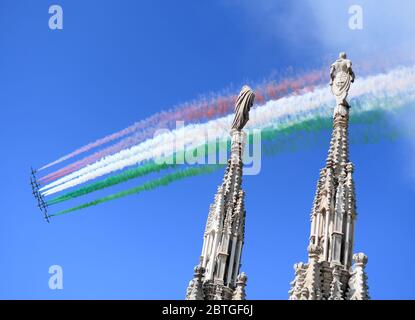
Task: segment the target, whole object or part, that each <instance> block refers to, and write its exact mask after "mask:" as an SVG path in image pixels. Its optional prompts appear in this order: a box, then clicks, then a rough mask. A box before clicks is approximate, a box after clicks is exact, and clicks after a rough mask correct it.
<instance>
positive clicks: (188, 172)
mask: <svg viewBox="0 0 415 320" xmlns="http://www.w3.org/2000/svg"><path fill="white" fill-rule="evenodd" d="M222 167H223V165H205V166H201V167H198V168H187V169H184V170H180V171H177V172H174V173H171V174H168V175H165V176H164V177H161V178H159V179H156V180H153V181H149V182H146V183H144V184H142V185H140V186H137V187H134V188H131V189H128V190H125V191H121V192H118V193H115V194H112V195H109V196H106V197H103V198H99V199H96V200H94V201H91V202H87V203H84V204H81V205H79V206H76V207H73V208H70V209H66V210H63V211H60V212H57V213H55V214H52V215H50V217H55V216H59V215H63V214H66V213H70V212H73V211H77V210H81V209H85V208H88V207H92V206H96V205H98V204H101V203H104V202H108V201H112V200H115V199H119V198H123V197H126V196H129V195H132V194H138V193H141V192H144V191H150V190H153V189H156V188H159V187H161V186H167V185H169V184H170V183H172V182H175V181H178V180H182V179H185V178H188V177H193V176H197V175H201V174H207V173H211V172H213V171H215V170H217V169H219V168H222Z"/></svg>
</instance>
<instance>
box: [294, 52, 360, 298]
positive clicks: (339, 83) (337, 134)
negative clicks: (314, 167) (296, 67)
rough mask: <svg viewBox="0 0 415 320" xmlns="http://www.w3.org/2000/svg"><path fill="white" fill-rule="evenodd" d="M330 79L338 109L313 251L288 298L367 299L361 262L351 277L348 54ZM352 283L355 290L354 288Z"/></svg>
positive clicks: (314, 216) (314, 221) (315, 212)
mask: <svg viewBox="0 0 415 320" xmlns="http://www.w3.org/2000/svg"><path fill="white" fill-rule="evenodd" d="M330 78H331V80H330V85H331V91H332V93H333V95H334V96H335V98H336V107H335V108H334V113H333V131H332V135H331V141H330V148H329V152H328V156H327V160H326V166H325V167H324V168H323V169H321V170H320V177H319V180H318V183H317V191H316V194H315V198H314V203H313V208H312V212H311V230H310V240H309V241H310V243H309V248H311V249H312V251H313V252H312V253H311V252H310V251H309V254H310V255H309V257H310V258H309V262H308V264H296V268H297V269H296V276H295V279H294V281H293V283H292V288H291V290H290V292H289V293H290V299H333V300H341V299H349V298H351V297H354V298H355V299H358V298H359V299H367V298H368V295H367V294H366V293H367V292H366V290H367V285H366V274H365V273H364V270H363V265H362V262H359V264H357V263H356V267H355V271H354V272H351V266H352V252H353V240H354V228H355V220H356V196H355V189H354V182H353V164H352V163H351V162H350V160H349V140H348V139H349V137H348V129H349V111H350V106H349V104H348V102H347V100H346V98H347V95H348V92H349V89H350V86H351V83H353V82H354V79H355V74H354V72H353V70H352V62H351V61H350V60H349V59H347V57H346V54H345V53H341V54H340V56H339V59H338V60H336V61H335V62H334V63H333V64H332V65H331V68H330ZM317 248H318V249H317ZM309 250H310V249H309ZM359 261H360V260H359ZM366 261H367V258H366ZM317 277H320V279H321V280H320V281H317V280H316V279H318V278H317ZM350 279H351V281H352V282H351V283H352V284H353V288H356V289H351V287H350V284H349V280H350ZM347 292H349V293H348V294H347V296H346V293H347ZM350 292H353V293H350ZM357 292H362V293H361V294H360V293H357Z"/></svg>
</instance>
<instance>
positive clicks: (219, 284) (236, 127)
mask: <svg viewBox="0 0 415 320" xmlns="http://www.w3.org/2000/svg"><path fill="white" fill-rule="evenodd" d="M254 97H255V95H254V92H253V91H252V90H251V88H249V87H248V86H244V87H243V88H242V90H241V92H240V94H239V96H238V98H237V101H236V104H235V119H234V121H233V124H232V129H231V132H230V135H231V154H230V159H229V160H228V163H227V167H226V170H225V174H224V177H223V180H222V184H221V185H220V186H219V187H218V189H217V192H216V195H215V198H214V202H213V203H212V204H211V206H210V209H209V214H208V218H207V222H206V227H205V232H204V239H203V247H202V254H201V256H200V261H199V265H198V266H196V268H195V275H194V278H193V280H191V281H190V283H189V286H188V288H187V294H186V299H187V300H190V299H196V300H232V299H233V300H244V299H245V297H246V293H245V286H246V282H247V276H246V275H245V273H240V267H241V257H242V247H243V244H244V238H245V206H244V200H245V192H244V191H243V189H242V168H243V164H242V154H243V151H244V146H245V142H246V134H245V132H244V131H243V130H242V129H243V127H244V126H245V125H246V123H247V121H248V120H249V110H250V108H251V107H252V104H253V101H254Z"/></svg>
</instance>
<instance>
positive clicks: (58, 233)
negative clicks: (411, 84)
mask: <svg viewBox="0 0 415 320" xmlns="http://www.w3.org/2000/svg"><path fill="white" fill-rule="evenodd" d="M52 4H59V5H61V6H62V8H63V12H64V29H63V30H55V31H52V30H50V29H49V28H48V20H49V17H50V15H49V14H48V9H49V6H50V5H52ZM352 4H361V5H362V7H363V13H364V16H363V17H364V25H363V30H355V31H353V30H350V29H349V28H348V19H349V17H350V15H349V13H348V9H349V7H350V5H352ZM414 9H415V4H414V3H413V1H410V0H408V1H404V0H401V1H374V0H372V1H368V0H365V1H363V0H353V1H335V2H334V1H329V0H326V1H323V0H321V1H306V0H296V1H282V0H281V1H266V0H259V1H226V0H222V1H220V0H216V1H191V0H188V1H184V0H179V1H160V0H159V1H155V0H152V1H132V0H131V1H127V0H121V1H120V0H118V1H98V0H86V1H74V0H71V1H69V0H57V1H53V2H52V1H45V0H37V1H32V0H13V1H12V0H0V106H1V124H0V150H1V157H0V166H1V168H2V171H1V173H0V177H1V180H2V184H1V192H0V198H1V201H0V298H3V299H4V298H9V299H16V298H29V299H32V298H41V299H72V298H81V299H84V298H116V299H119V298H124V299H182V298H184V295H185V291H186V286H187V284H188V282H189V280H190V279H191V278H192V274H193V267H194V266H195V264H197V262H198V257H199V255H200V251H201V248H202V235H203V230H204V227H205V222H206V217H207V213H208V208H209V204H210V203H211V202H212V200H213V196H214V193H215V191H216V187H217V185H218V184H219V183H220V182H221V179H222V175H223V172H222V171H218V172H215V173H214V174H211V175H203V176H198V177H194V178H192V179H187V180H183V181H179V182H177V183H175V184H172V185H170V186H168V187H165V188H160V189H157V190H155V191H152V192H146V193H142V194H140V195H137V196H131V197H127V198H123V199H120V200H117V201H113V202H109V203H106V204H103V205H99V206H96V207H92V208H89V209H87V210H83V211H78V212H74V213H71V214H68V215H65V216H62V217H57V218H56V219H54V220H53V223H51V224H50V225H49V224H46V223H45V222H44V220H43V219H42V217H41V213H40V212H39V210H38V209H37V208H36V204H35V200H34V199H33V196H32V194H31V188H30V186H29V170H30V166H31V165H33V166H35V167H39V166H41V165H44V164H45V163H47V162H49V161H52V160H54V159H57V158H58V157H60V156H62V155H64V154H66V153H68V152H70V151H72V150H74V149H76V148H78V147H80V146H82V145H84V144H86V143H88V142H91V141H94V140H96V139H98V138H100V137H102V136H104V135H107V134H110V133H112V132H114V131H117V130H119V129H122V128H124V127H126V126H127V125H129V124H132V123H134V122H135V121H138V120H140V119H143V118H145V117H147V116H149V115H152V114H154V113H155V112H158V111H161V110H164V109H168V108H170V107H172V106H174V105H177V104H178V103H182V102H186V101H189V100H192V99H195V98H197V97H198V96H199V95H203V94H208V93H210V92H220V91H223V90H226V89H228V88H234V87H236V88H239V87H240V86H241V85H242V84H244V83H251V84H255V83H259V82H261V81H263V80H264V79H269V78H282V77H283V76H284V75H285V74H291V75H295V74H297V73H300V72H304V71H307V70H312V69H314V68H321V67H322V66H324V67H327V68H328V65H327V62H329V61H331V60H334V59H335V58H337V55H338V52H339V51H342V50H345V51H347V52H348V54H349V57H350V58H351V59H354V58H356V59H360V60H363V58H368V59H370V58H371V57H374V58H376V57H377V56H378V55H379V54H383V55H385V56H386V57H387V58H388V59H389V58H390V59H395V60H396V59H397V57H396V55H394V56H392V55H388V52H389V51H391V50H393V49H399V52H401V53H402V55H403V57H409V56H410V54H412V55H413V53H414V51H413V49H414V40H413V32H414V27H415V26H414V22H413V13H414V12H415V10H414ZM412 57H413V56H412ZM398 60H399V59H398ZM355 71H356V73H357V75H358V76H359V66H358V65H355ZM410 107H413V106H410ZM414 116H415V112H413V111H409V112H408V114H407V115H406V117H404V118H400V119H393V120H391V121H395V122H396V123H398V124H399V125H398V127H402V128H403V129H402V138H400V139H399V140H397V141H395V142H391V141H380V142H379V143H375V144H356V145H352V146H351V151H350V152H351V160H352V161H353V162H354V163H355V181H356V190H357V201H358V203H357V205H358V220H357V226H356V241H355V252H358V251H363V252H365V253H366V254H367V255H368V257H369V264H368V267H367V272H368V275H369V286H370V293H371V296H372V298H377V299H399V298H402V299H414V298H415V291H414V286H415V279H414V277H413V276H412V275H411V272H410V267H411V266H412V265H413V264H414V263H415V251H414V250H413V243H414V232H413V228H414V224H415V215H414V206H413V201H414V200H413V199H414V191H415V187H414V182H415V170H414V166H413V163H414V160H415V143H414V138H413V136H411V135H410V134H408V131H409V130H406V129H405V128H408V127H412V126H413V124H414V121H413V120H411V119H414ZM401 123H402V125H401ZM377 129H378V130H382V127H381V126H379V127H378V128H377ZM351 130H353V127H352V128H351ZM329 134H330V133H329V132H328V131H327V132H325V133H324V134H323V138H322V139H323V141H324V143H321V144H318V145H315V146H314V147H312V148H304V149H301V148H300V149H299V150H298V151H296V152H290V153H285V154H281V155H279V156H275V157H263V162H262V170H261V173H260V174H259V175H256V176H247V177H245V178H244V189H245V190H246V193H247V196H246V210H247V221H246V242H245V247H244V251H243V258H242V263H243V265H242V270H243V271H245V272H246V273H247V275H248V277H249V280H248V287H247V293H248V298H249V299H286V298H287V297H288V294H287V291H288V290H289V282H290V281H291V280H292V279H293V276H294V272H293V268H292V265H293V264H294V263H295V262H299V261H306V258H307V255H306V248H307V243H308V236H309V223H310V222H309V214H310V210H311V205H312V200H313V197H314V193H315V185H316V181H317V178H318V174H319V169H320V168H321V167H322V166H323V165H324V161H325V158H326V155H327V149H328V143H329ZM143 181H145V178H144V179H137V180H134V181H132V182H131V183H128V184H129V185H131V186H134V185H138V184H140V183H141V182H143ZM123 188H125V185H124V186H117V187H115V188H114V190H121V189H123ZM94 197H95V196H94ZM54 264H58V265H60V266H62V268H63V272H64V277H63V286H64V288H63V290H50V289H49V287H48V280H49V277H50V275H49V274H48V269H49V266H51V265H54Z"/></svg>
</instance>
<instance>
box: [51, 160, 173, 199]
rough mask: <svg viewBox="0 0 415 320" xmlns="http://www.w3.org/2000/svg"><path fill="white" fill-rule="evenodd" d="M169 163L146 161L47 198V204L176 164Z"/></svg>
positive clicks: (167, 161)
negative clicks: (146, 162) (100, 179)
mask: <svg viewBox="0 0 415 320" xmlns="http://www.w3.org/2000/svg"><path fill="white" fill-rule="evenodd" d="M169 163H170V160H168V159H166V161H165V162H164V163H162V164H156V163H148V164H145V165H143V166H141V167H138V168H134V169H130V170H126V171H124V172H122V173H120V174H118V175H115V176H111V177H109V178H106V179H104V180H102V181H98V182H95V183H91V184H89V185H87V186H85V187H83V188H79V189H77V190H75V191H72V192H68V193H66V194H64V195H62V196H59V197H56V198H53V199H51V200H49V201H48V202H47V204H48V205H54V204H57V203H60V202H63V201H67V200H70V199H74V198H77V197H80V196H84V195H87V194H89V193H91V192H94V191H98V190H101V189H104V188H108V187H110V186H114V185H116V184H119V183H122V182H125V181H128V180H130V179H134V178H138V177H142V176H144V175H147V174H150V173H153V172H159V171H161V170H165V169H169V168H173V167H175V166H176V165H175V164H169Z"/></svg>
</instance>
